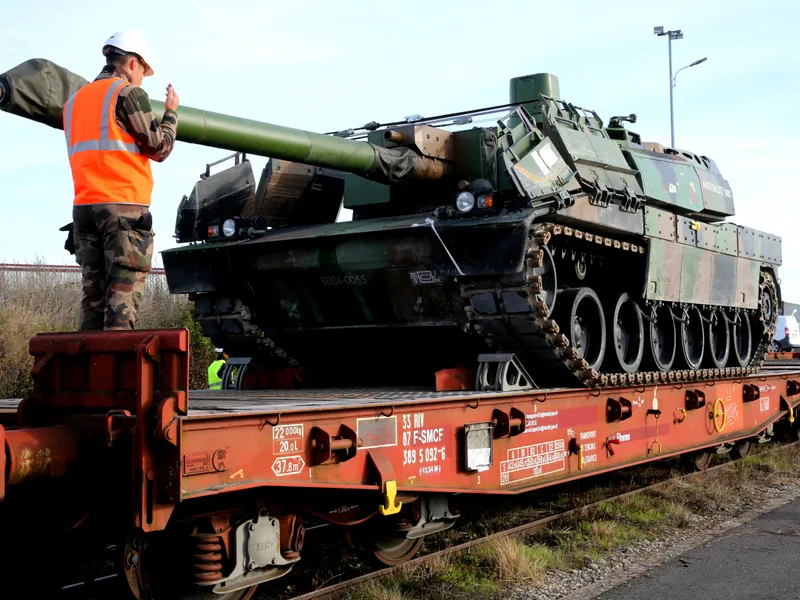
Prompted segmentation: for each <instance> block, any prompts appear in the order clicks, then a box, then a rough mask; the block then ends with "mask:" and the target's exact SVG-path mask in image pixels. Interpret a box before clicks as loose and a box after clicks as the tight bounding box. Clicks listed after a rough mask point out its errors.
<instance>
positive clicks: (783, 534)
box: [598, 500, 800, 600]
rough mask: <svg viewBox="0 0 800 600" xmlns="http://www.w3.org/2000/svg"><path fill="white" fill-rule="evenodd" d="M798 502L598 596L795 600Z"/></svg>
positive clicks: (799, 583) (616, 599)
mask: <svg viewBox="0 0 800 600" xmlns="http://www.w3.org/2000/svg"><path fill="white" fill-rule="evenodd" d="M799 558H800V500H795V501H794V502H790V503H789V504H785V505H784V506H782V507H780V508H778V509H776V510H775V511H773V512H770V513H767V514H765V515H762V516H761V517H758V518H757V519H754V520H753V521H750V522H749V523H746V524H745V525H742V526H741V527H738V528H736V529H732V530H731V531H728V532H727V533H726V534H724V535H722V536H720V537H718V538H715V539H713V540H712V541H710V542H708V543H706V544H704V545H702V546H699V547H697V548H695V549H694V550H692V551H690V552H687V553H686V554H683V555H681V556H679V557H678V558H673V559H672V560H670V561H668V562H666V563H665V564H663V565H661V566H659V567H656V568H655V569H652V570H650V571H648V572H647V574H645V575H643V576H641V577H637V578H636V579H633V580H631V581H629V582H627V583H625V584H622V585H620V586H619V587H617V588H614V589H613V590H610V591H608V592H606V593H605V594H603V595H601V596H599V597H598V598H599V599H602V600H634V599H635V600H643V599H644V600H673V599H674V600H688V599H690V598H691V599H694V598H697V599H701V600H723V599H724V600H738V599H741V600H761V599H763V600H767V599H769V600H793V599H800V570H798V559H799Z"/></svg>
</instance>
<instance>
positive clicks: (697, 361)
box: [678, 306, 706, 370]
mask: <svg viewBox="0 0 800 600" xmlns="http://www.w3.org/2000/svg"><path fill="white" fill-rule="evenodd" d="M705 341H706V331H705V326H704V324H703V316H702V315H701V314H700V310H699V309H698V308H697V307H696V306H690V307H689V308H688V309H687V310H686V312H685V313H684V316H683V321H682V322H681V326H680V344H679V345H680V349H681V350H680V352H678V359H679V360H678V362H679V363H680V364H681V366H685V367H686V368H687V369H692V370H696V369H699V368H700V365H702V364H703V354H704V350H705V345H706V344H705Z"/></svg>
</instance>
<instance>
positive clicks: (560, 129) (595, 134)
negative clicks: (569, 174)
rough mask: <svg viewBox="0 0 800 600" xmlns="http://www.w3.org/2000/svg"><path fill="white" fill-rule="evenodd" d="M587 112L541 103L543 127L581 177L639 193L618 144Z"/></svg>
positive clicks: (634, 176)
mask: <svg viewBox="0 0 800 600" xmlns="http://www.w3.org/2000/svg"><path fill="white" fill-rule="evenodd" d="M587 112H588V111H584V110H583V109H577V108H575V107H573V106H572V105H565V104H561V103H556V102H555V101H553V100H551V99H547V100H545V102H544V103H543V105H542V114H543V122H542V130H543V131H544V134H545V135H546V136H547V137H549V138H550V139H551V140H553V143H554V144H555V145H556V147H557V148H558V149H559V150H560V152H561V154H562V155H563V156H564V159H565V160H566V161H567V164H569V165H570V166H571V167H573V168H574V169H575V170H577V171H578V173H579V175H580V176H581V178H583V179H584V180H586V181H588V182H595V181H597V182H600V183H602V184H603V185H604V186H605V187H607V188H609V189H611V190H616V191H620V192H621V191H622V190H623V189H625V188H628V189H629V190H631V191H632V192H633V193H634V194H636V195H637V196H642V189H641V187H640V185H639V182H638V180H637V178H636V171H634V170H633V169H632V168H631V167H630V165H628V162H627V161H626V160H625V156H624V155H623V154H622V150H621V149H620V147H619V145H618V144H617V142H615V141H614V140H612V139H610V138H609V137H608V134H607V133H606V131H605V129H603V126H602V125H603V124H602V122H601V121H600V120H599V119H597V118H595V117H592V116H587Z"/></svg>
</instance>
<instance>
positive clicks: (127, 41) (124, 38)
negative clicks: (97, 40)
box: [103, 29, 153, 77]
mask: <svg viewBox="0 0 800 600" xmlns="http://www.w3.org/2000/svg"><path fill="white" fill-rule="evenodd" d="M108 46H113V47H114V48H117V49H118V50H121V51H122V52H132V53H134V54H138V55H139V56H141V57H142V60H144V62H145V63H147V71H146V72H145V74H144V75H145V77H147V76H149V75H152V74H153V51H152V50H151V49H150V44H148V43H147V40H145V39H144V38H143V37H142V35H141V34H140V33H139V32H138V31H131V30H129V29H123V30H121V31H118V32H116V33H115V34H114V35H112V36H111V37H110V38H108V39H107V40H106V43H105V44H103V54H104V55H106V54H108V51H107V48H108Z"/></svg>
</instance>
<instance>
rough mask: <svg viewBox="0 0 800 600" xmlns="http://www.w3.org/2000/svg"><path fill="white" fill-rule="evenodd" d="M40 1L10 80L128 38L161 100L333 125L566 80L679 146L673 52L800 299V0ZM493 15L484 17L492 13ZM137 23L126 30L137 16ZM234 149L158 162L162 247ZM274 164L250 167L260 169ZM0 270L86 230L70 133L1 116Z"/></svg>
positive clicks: (57, 248) (686, 98)
mask: <svg viewBox="0 0 800 600" xmlns="http://www.w3.org/2000/svg"><path fill="white" fill-rule="evenodd" d="M59 6H60V8H57V9H54V8H53V3H52V2H50V1H49V0H48V1H44V0H29V1H28V2H26V3H25V4H21V3H18V4H16V5H15V8H14V10H13V12H11V11H6V12H5V13H4V18H3V21H2V22H0V72H2V71H5V70H6V69H8V68H10V67H12V66H15V65H17V64H19V63H20V62H22V61H24V60H26V59H28V58H33V57H42V58H49V59H50V60H53V61H55V62H57V63H59V64H61V65H62V66H64V67H67V68H68V69H70V70H72V71H74V72H76V73H79V74H81V75H82V76H84V77H85V78H87V79H92V78H94V76H95V75H96V73H97V72H98V71H99V70H100V68H101V66H102V64H103V58H102V56H101V54H100V49H101V46H102V43H103V41H104V40H105V39H106V38H107V37H108V36H109V35H111V33H113V32H114V31H115V30H117V29H121V28H124V27H135V28H137V29H139V30H140V31H141V32H142V33H143V34H144V35H145V36H146V37H147V38H148V39H149V40H150V42H151V44H152V46H153V48H154V52H155V58H154V60H153V66H154V68H155V70H156V74H155V76H153V77H150V78H148V79H146V80H145V85H144V87H145V89H146V90H147V91H148V92H149V93H150V95H151V97H153V98H157V99H163V97H164V88H165V87H166V85H167V84H168V83H170V82H171V83H172V84H173V85H174V86H175V88H176V89H177V90H178V92H179V94H180V96H181V101H182V103H183V104H185V105H187V106H194V107H198V108H205V109H208V110H213V111H218V112H224V113H229V114H234V115H239V116H243V117H248V118H253V119H259V120H263V121H268V122H272V123H279V124H282V125H288V126H293V127H301V128H305V129H310V130H313V131H330V130H334V129H343V128H346V127H351V126H359V125H362V124H364V123H365V122H367V121H370V120H373V119H374V120H377V121H379V122H386V121H390V120H396V119H399V118H402V117H404V116H405V115H409V114H414V113H419V114H422V115H425V116H431V115H435V114H439V113H444V112H451V111H455V110H463V109H469V108H479V107H483V106H487V105H493V104H500V103H503V102H505V101H507V98H508V80H509V79H510V78H512V77H514V76H517V75H523V74H528V73H537V72H543V71H547V72H551V73H555V74H556V75H558V77H559V79H560V82H561V93H562V96H563V97H564V99H566V100H569V101H570V102H573V103H575V104H578V105H580V106H584V107H586V108H592V109H594V110H596V111H598V113H599V114H600V115H601V116H602V117H603V118H604V119H606V120H607V119H608V118H609V117H611V116H612V115H615V114H627V113H630V112H635V113H636V114H637V115H638V117H639V121H638V123H637V124H636V125H635V126H634V127H632V129H634V130H636V131H638V132H639V133H641V134H642V137H643V138H644V139H645V140H649V141H660V142H662V143H665V144H668V143H669V96H668V89H669V88H668V67H667V47H666V46H667V42H666V39H665V38H663V37H662V38H657V37H656V36H655V35H653V26H655V25H663V26H664V27H665V28H667V29H670V28H671V29H682V30H683V32H684V35H685V38H684V39H682V40H679V41H676V42H674V44H673V60H674V67H675V69H676V70H677V69H678V68H680V67H682V66H684V65H687V64H689V63H691V62H692V61H694V60H696V59H698V58H701V57H704V56H706V57H708V61H707V62H705V63H703V64H702V65H699V66H697V67H694V68H692V69H687V70H686V71H683V72H682V73H681V74H680V75H679V77H678V85H677V87H676V88H675V121H676V145H677V146H679V147H683V148H688V149H691V150H694V151H696V152H698V153H702V154H705V155H707V156H710V157H712V158H713V159H714V160H715V161H716V162H717V164H718V166H719V167H720V170H721V171H722V173H723V175H724V176H726V177H727V178H728V180H729V181H730V183H731V187H732V189H733V194H734V200H735V203H736V209H737V215H736V217H735V218H734V219H733V220H734V221H735V222H737V223H741V224H745V225H749V226H752V227H756V228H759V229H763V230H766V231H769V232H772V233H777V234H778V235H781V236H782V237H783V240H784V246H783V255H784V267H782V269H781V278H782V280H783V289H784V298H786V299H789V300H794V301H800V236H797V235H796V234H795V231H796V230H797V228H798V227H800V197H799V196H800V194H799V193H798V188H800V178H798V176H797V173H798V162H800V152H798V149H797V148H798V140H800V120H799V119H798V118H797V116H796V115H794V111H795V110H797V107H798V105H799V104H800V41H798V37H799V36H798V33H797V28H798V25H800V3H798V2H796V1H771V0H762V1H760V2H758V3H753V2H743V1H738V0H727V1H716V0H706V1H704V2H698V1H697V0H692V1H682V0H680V1H679V0H673V1H672V2H669V3H647V2H643V1H642V0H638V1H631V2H627V1H619V2H611V1H609V2H602V3H600V2H596V1H592V0H575V1H573V2H571V3H568V4H564V5H561V6H558V7H557V8H556V6H557V5H554V4H552V3H545V2H539V1H535V0H527V1H519V2H517V1H500V0H493V1H492V2H485V1H484V2H477V1H473V0H461V1H458V2H454V1H440V2H420V1H416V0H406V1H405V2H402V3H394V2H393V3H388V2H374V1H372V2H362V1H347V2H322V1H320V2H314V1H303V0H295V1H293V2H288V3H287V2H271V1H268V0H264V1H260V2H236V3H229V5H228V6H229V7H231V8H228V7H226V5H225V3H221V2H219V1H218V0H213V1H204V0H174V1H173V2H171V3H170V4H169V5H167V4H166V3H163V2H150V1H147V0H139V1H138V2H137V3H136V5H135V8H134V9H131V6H130V5H129V4H124V3H123V4H119V3H117V4H115V3H108V2H99V1H97V2H96V1H89V0H79V1H76V2H72V3H70V4H65V3H62V4H61V5H59ZM490 6H491V7H492V8H491V9H489V7H490ZM132 17H133V18H135V19H137V20H136V21H134V22H131V18H132ZM225 154H227V153H226V152H224V151H218V150H214V149H210V148H202V147H199V146H190V145H187V144H180V143H179V144H178V146H177V147H176V149H175V151H174V152H173V154H172V156H171V157H170V158H169V159H168V160H167V161H166V162H165V163H163V164H156V165H154V168H153V172H154V177H155V190H154V194H153V204H152V212H153V216H154V220H155V230H156V233H157V235H156V249H157V250H163V249H164V248H167V247H169V246H171V245H172V244H173V239H172V237H171V236H172V231H173V228H174V222H175V211H176V209H177V206H178V202H179V201H180V198H181V196H182V195H183V194H186V193H188V192H189V191H190V189H191V187H192V186H193V184H194V182H195V181H196V180H197V176H198V174H199V173H200V172H201V171H202V170H203V168H204V165H205V163H206V162H210V161H213V160H216V159H218V158H220V157H222V156H224V155H225ZM264 162H265V161H264V159H258V158H254V159H253V163H254V168H255V169H256V170H257V172H260V169H261V168H262V167H263V164H264ZM0 195H1V196H2V197H1V198H0V203H2V206H3V207H4V215H3V218H2V219H0V262H12V261H16V262H28V261H32V260H36V259H37V258H38V259H42V260H46V261H47V262H51V263H59V264H60V263H67V264H69V263H72V262H73V257H71V256H70V255H68V254H67V253H66V252H65V251H64V250H63V241H64V240H63V237H62V236H63V234H62V233H60V232H58V231H57V229H58V227H60V226H61V225H64V224H65V223H67V222H69V221H70V220H71V203H72V181H71V177H70V172H69V166H68V163H67V158H66V151H65V147H64V141H63V134H62V133H61V132H60V131H57V130H54V129H50V128H47V127H44V126H42V125H39V124H36V123H32V122H28V121H25V120H22V119H19V118H18V117H14V116H11V115H8V114H5V113H0Z"/></svg>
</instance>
